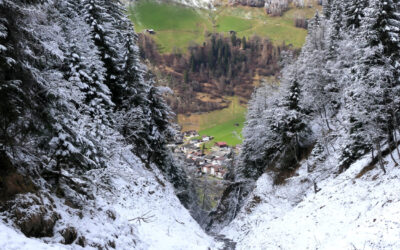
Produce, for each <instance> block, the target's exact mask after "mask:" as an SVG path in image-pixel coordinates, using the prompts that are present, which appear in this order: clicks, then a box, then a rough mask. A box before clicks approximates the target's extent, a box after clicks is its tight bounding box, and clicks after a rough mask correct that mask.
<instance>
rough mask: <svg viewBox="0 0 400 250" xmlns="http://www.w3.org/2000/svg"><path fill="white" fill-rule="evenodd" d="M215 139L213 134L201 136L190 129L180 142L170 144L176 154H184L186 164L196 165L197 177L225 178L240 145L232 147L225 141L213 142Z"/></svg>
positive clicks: (184, 133) (183, 134)
mask: <svg viewBox="0 0 400 250" xmlns="http://www.w3.org/2000/svg"><path fill="white" fill-rule="evenodd" d="M213 139H214V137H212V136H207V135H203V136H200V135H199V134H198V132H197V131H195V130H190V131H185V132H183V133H182V137H181V138H180V140H179V142H178V143H176V144H170V147H172V150H173V151H174V153H175V154H178V155H181V156H182V158H183V159H184V161H185V162H186V165H189V166H194V167H195V176H196V177H201V176H204V175H207V176H213V177H215V178H219V179H223V178H224V176H225V174H226V173H227V171H228V167H230V165H231V164H232V157H233V154H237V153H238V151H239V150H240V145H238V146H235V147H231V146H229V145H228V144H227V143H226V142H223V141H219V142H213V143H211V141H213ZM206 145H208V146H207V147H206Z"/></svg>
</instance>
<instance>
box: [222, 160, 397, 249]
mask: <svg viewBox="0 0 400 250" xmlns="http://www.w3.org/2000/svg"><path fill="white" fill-rule="evenodd" d="M390 159H391V158H390V156H388V157H386V159H385V161H386V162H387V164H386V170H387V174H383V171H382V170H381V169H380V168H379V167H378V166H377V167H375V168H374V169H373V170H371V171H369V172H367V173H366V174H364V175H363V176H362V177H360V178H357V177H356V176H357V175H358V174H359V173H360V171H361V170H362V169H363V168H364V166H366V164H367V163H368V162H369V160H370V157H368V156H366V157H364V158H362V159H361V160H359V161H358V162H356V163H355V164H353V165H352V166H351V167H350V168H349V169H348V170H347V171H346V172H344V173H342V174H340V175H337V176H336V175H334V174H333V171H331V174H330V175H327V176H324V177H323V178H322V177H321V179H322V180H320V181H319V182H318V181H317V180H316V181H317V182H318V184H317V186H318V188H320V189H321V190H320V191H319V192H317V193H314V187H313V184H312V185H310V184H309V176H310V174H309V173H307V171H306V164H303V165H302V167H301V168H300V169H299V170H298V172H297V174H296V175H295V176H294V177H292V178H290V179H289V180H288V181H287V182H286V183H285V184H284V185H282V186H275V187H274V186H273V185H272V179H271V177H269V175H268V174H264V175H263V176H262V177H261V178H260V179H259V180H258V181H257V187H256V189H255V190H254V191H253V194H252V196H251V197H250V198H249V200H248V202H247V205H246V206H244V207H243V209H242V210H241V212H240V213H239V215H238V216H237V218H236V219H235V220H234V221H233V222H231V223H230V224H229V225H228V226H227V227H225V228H224V229H223V230H222V232H221V233H222V234H225V235H226V236H227V237H228V238H230V239H233V240H234V241H236V242H237V249H400V240H399V239H400V182H399V177H400V167H399V166H395V164H394V162H393V161H391V160H390ZM396 161H397V162H399V160H398V159H397V160H396ZM333 166H334V165H333ZM302 183H303V184H302ZM254 196H258V197H260V198H261V202H260V203H257V202H253V203H251V201H252V200H253V199H254ZM255 203H257V204H255ZM246 210H247V211H246Z"/></svg>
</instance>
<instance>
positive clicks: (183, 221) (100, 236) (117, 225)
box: [0, 145, 221, 250]
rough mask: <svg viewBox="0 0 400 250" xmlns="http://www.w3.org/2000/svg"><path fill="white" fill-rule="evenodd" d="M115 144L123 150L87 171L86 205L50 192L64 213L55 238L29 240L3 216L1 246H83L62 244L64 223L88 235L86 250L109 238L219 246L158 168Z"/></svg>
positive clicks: (150, 245)
mask: <svg viewBox="0 0 400 250" xmlns="http://www.w3.org/2000/svg"><path fill="white" fill-rule="evenodd" d="M117 148H118V150H119V152H118V153H116V154H115V155H114V157H113V158H112V159H110V162H109V164H108V166H107V168H105V169H95V170H91V171H88V172H87V173H86V177H88V178H89V179H90V181H91V182H90V183H91V184H90V186H91V190H92V193H93V195H94V200H88V201H87V203H86V204H87V205H85V206H84V207H83V208H82V209H74V208H72V207H69V206H66V204H65V203H64V200H62V199H59V198H57V197H56V196H52V198H53V199H54V202H55V205H56V207H57V209H56V211H57V213H59V214H60V215H61V219H60V220H59V221H57V223H56V225H55V228H54V236H53V237H45V238H41V239H35V238H27V237H26V236H25V235H23V234H22V233H21V232H19V231H18V229H16V228H15V227H13V226H12V224H11V222H8V223H6V222H5V221H7V220H6V219H5V218H0V249H7V250H8V249H35V250H40V249H46V250H47V249H81V247H80V246H78V245H77V244H73V245H63V244H60V242H62V241H63V237H62V235H61V234H60V233H59V232H60V231H61V230H62V229H64V228H66V227H74V228H76V229H77V231H78V236H84V237H85V238H86V240H87V244H86V248H88V249H97V247H96V246H108V245H110V242H113V244H114V245H115V247H116V249H123V250H124V249H154V250H159V249H163V250H164V249H165V250H169V249H170V250H179V249H199V250H206V249H209V248H210V249H217V248H218V247H220V246H221V243H215V241H214V239H213V238H212V237H210V236H208V235H207V234H206V233H205V232H204V231H203V230H202V229H201V228H200V226H199V225H198V224H197V222H196V221H194V219H193V218H192V217H191V216H190V214H189V212H188V211H187V210H186V209H185V208H184V207H183V205H182V204H181V203H180V201H179V200H178V198H177V197H176V195H175V194H174V189H173V187H172V185H171V184H170V183H169V182H167V181H166V180H165V179H164V177H163V176H162V174H161V173H160V172H159V170H158V169H157V168H155V167H154V168H153V169H152V170H148V169H145V167H144V166H143V164H142V163H141V162H140V161H139V160H138V158H137V157H136V156H134V155H133V154H132V153H131V152H130V150H129V149H128V148H124V147H123V146H121V145H120V146H118V147H117ZM77 181H78V180H77ZM2 219H4V220H2ZM75 243H76V242H75ZM110 246H111V245H110Z"/></svg>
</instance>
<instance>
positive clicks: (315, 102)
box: [206, 0, 400, 249]
mask: <svg viewBox="0 0 400 250" xmlns="http://www.w3.org/2000/svg"><path fill="white" fill-rule="evenodd" d="M361 6H362V7H361ZM399 7H400V6H399V4H398V3H397V2H395V1H389V2H387V1H369V2H362V1H361V2H360V1H350V2H348V1H341V0H336V1H331V2H326V3H325V6H324V12H323V14H322V15H320V14H318V13H317V14H316V15H315V17H314V18H313V19H312V20H311V21H310V23H309V32H308V36H307V40H306V44H305V46H304V47H303V48H302V52H301V54H300V56H299V57H298V58H297V59H294V58H293V56H292V55H290V54H286V55H285V62H286V64H285V65H286V66H285V68H284V70H283V74H282V78H281V81H280V85H279V86H277V85H276V84H264V85H262V86H260V87H259V88H257V90H256V91H255V93H254V94H253V97H252V99H251V100H250V102H249V109H248V114H247V120H246V125H245V128H244V130H243V135H244V142H243V150H242V152H241V155H240V157H239V158H240V159H239V160H238V161H237V163H236V168H235V171H234V172H235V178H234V182H232V184H231V185H230V186H229V187H228V188H227V189H226V190H225V193H224V194H223V198H222V199H221V201H220V203H219V206H218V208H217V209H216V210H215V211H213V212H211V213H210V218H209V219H210V220H209V222H208V223H206V224H207V225H206V228H207V230H210V231H212V232H222V234H226V235H227V237H228V238H230V239H232V240H235V241H236V242H237V248H238V249H248V248H250V249H253V248H254V249H262V248H264V247H267V248H268V249H282V248H283V249H310V248H318V249H347V248H354V249H397V248H398V242H397V240H395V238H396V237H397V235H398V233H399V232H398V229H399V227H398V223H399V220H398V219H397V217H396V216H397V213H398V211H397V210H398V206H399V201H398V199H397V198H395V197H396V195H395V193H397V192H398V191H399V187H398V185H397V184H396V181H397V179H398V177H399V176H398V174H399V170H398V166H399V157H400V154H399V152H400V151H399V140H398V133H399V123H398V121H399V110H400V109H399V102H398V101H399V100H398V96H399V92H398V91H399V90H400V87H399V86H400V82H399V78H398V74H399V68H398V65H399V63H398V62H399V60H400V55H399V48H400V43H399V41H400V40H399V38H400V33H399V30H400V29H399V27H400V25H399V23H400V22H399V16H400V15H399ZM343 10H346V11H343Z"/></svg>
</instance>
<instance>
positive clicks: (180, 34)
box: [128, 0, 321, 147]
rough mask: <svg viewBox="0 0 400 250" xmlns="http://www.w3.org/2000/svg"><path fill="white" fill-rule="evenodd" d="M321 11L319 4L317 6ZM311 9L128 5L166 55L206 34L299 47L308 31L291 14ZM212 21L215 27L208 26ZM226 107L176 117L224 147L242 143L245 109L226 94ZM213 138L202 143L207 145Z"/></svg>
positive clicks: (147, 0) (145, 1)
mask: <svg viewBox="0 0 400 250" xmlns="http://www.w3.org/2000/svg"><path fill="white" fill-rule="evenodd" d="M318 8H319V9H321V8H320V7H318ZM315 10H316V9H315V8H303V9H297V8H292V9H290V10H289V11H287V12H286V13H285V14H284V15H283V16H281V17H271V16H268V15H266V14H265V12H264V9H263V8H251V7H243V6H234V7H233V6H222V7H218V9H217V10H216V11H215V12H213V14H211V13H210V12H209V11H208V10H195V9H193V8H190V7H186V6H183V5H178V4H173V3H165V2H156V1H155V0H138V1H137V2H135V3H134V4H133V5H131V6H130V8H129V13H128V14H129V16H130V18H131V20H132V21H133V23H134V24H135V29H136V31H137V32H142V31H143V30H145V29H154V30H155V31H156V34H155V35H153V38H154V39H155V41H156V43H157V45H158V47H159V50H160V52H161V53H170V52H172V51H173V50H174V49H175V48H176V49H180V50H181V51H182V52H186V51H187V47H188V46H190V44H192V43H197V44H201V43H202V42H204V41H205V40H206V39H207V34H209V33H210V32H214V31H215V32H220V33H226V34H227V35H228V34H229V31H230V30H234V31H236V32H237V37H240V38H241V37H243V36H245V37H247V38H248V37H251V36H253V35H258V36H260V37H266V38H269V39H271V40H272V41H273V42H274V43H275V44H282V43H283V42H285V43H286V44H292V45H293V46H294V47H296V48H300V47H301V46H302V45H303V44H304V42H305V37H306V35H307V31H306V30H304V29H300V28H296V27H295V26H294V20H295V19H296V18H311V17H312V16H313V15H314V13H315ZM212 19H214V20H215V23H216V25H215V27H213V25H212ZM231 101H232V102H231V105H230V106H229V107H228V108H226V109H222V110H218V111H213V112H209V113H203V114H192V115H191V116H185V115H178V123H179V124H180V125H181V126H182V127H183V130H184V131H185V130H193V129H194V130H197V131H199V133H200V134H201V135H211V136H214V137H215V139H214V141H225V142H227V143H228V144H229V145H236V144H239V143H241V141H242V139H241V131H242V128H243V124H244V121H245V114H246V107H245V106H244V105H240V104H239V99H238V98H231ZM214 141H213V142H210V143H207V147H209V146H211V145H212V144H213V143H214Z"/></svg>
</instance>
